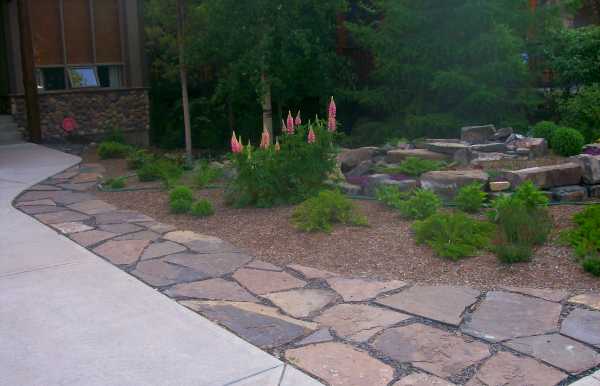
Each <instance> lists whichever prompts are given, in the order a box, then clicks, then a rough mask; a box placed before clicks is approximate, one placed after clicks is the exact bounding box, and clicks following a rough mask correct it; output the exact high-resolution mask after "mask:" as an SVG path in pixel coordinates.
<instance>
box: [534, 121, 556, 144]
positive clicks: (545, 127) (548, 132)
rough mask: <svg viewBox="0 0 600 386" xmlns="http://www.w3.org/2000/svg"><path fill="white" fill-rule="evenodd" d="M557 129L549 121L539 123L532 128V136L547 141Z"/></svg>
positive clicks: (554, 124)
mask: <svg viewBox="0 0 600 386" xmlns="http://www.w3.org/2000/svg"><path fill="white" fill-rule="evenodd" d="M556 129H558V125H557V124H556V123H554V122H550V121H541V122H538V123H536V124H535V126H533V133H532V134H533V136H534V137H535V138H545V139H546V140H547V141H550V139H552V135H553V134H554V132H555V131H556Z"/></svg>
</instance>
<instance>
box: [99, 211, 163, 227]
mask: <svg viewBox="0 0 600 386" xmlns="http://www.w3.org/2000/svg"><path fill="white" fill-rule="evenodd" d="M144 221H153V219H152V217H148V216H146V215H145V214H141V213H140V212H136V211H133V210H115V211H112V212H106V213H100V214H98V215H96V224H97V225H108V224H121V223H132V222H144Z"/></svg>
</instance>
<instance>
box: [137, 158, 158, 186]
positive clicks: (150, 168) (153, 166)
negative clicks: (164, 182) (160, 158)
mask: <svg viewBox="0 0 600 386" xmlns="http://www.w3.org/2000/svg"><path fill="white" fill-rule="evenodd" d="M137 176H138V179H139V180H140V181H142V182H150V181H158V180H159V179H160V176H161V171H160V166H159V165H158V163H157V162H147V163H145V164H144V165H142V167H141V168H139V169H138V171H137Z"/></svg>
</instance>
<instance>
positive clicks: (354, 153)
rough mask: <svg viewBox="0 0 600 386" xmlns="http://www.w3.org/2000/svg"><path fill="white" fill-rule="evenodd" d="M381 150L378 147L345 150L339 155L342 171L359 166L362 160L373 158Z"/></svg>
mask: <svg viewBox="0 0 600 386" xmlns="http://www.w3.org/2000/svg"><path fill="white" fill-rule="evenodd" d="M377 151H379V149H378V148H377V147H361V148H358V149H349V150H343V151H342V152H341V153H340V154H339V155H338V161H339V163H340V165H341V168H342V172H344V173H345V172H348V171H350V170H352V169H354V168H355V167H357V166H358V165H359V164H360V163H361V162H364V161H366V160H369V159H371V158H372V157H373V156H374V155H375V153H376V152H377Z"/></svg>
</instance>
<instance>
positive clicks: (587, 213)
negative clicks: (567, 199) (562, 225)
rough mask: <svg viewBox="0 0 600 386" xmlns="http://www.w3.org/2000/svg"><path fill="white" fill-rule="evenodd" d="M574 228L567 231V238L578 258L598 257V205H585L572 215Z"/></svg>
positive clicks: (599, 208) (599, 234)
mask: <svg viewBox="0 0 600 386" xmlns="http://www.w3.org/2000/svg"><path fill="white" fill-rule="evenodd" d="M573 221H574V222H575V228H573V229H571V230H569V231H567V240H568V241H569V244H571V246H572V247H573V248H574V249H575V253H576V254H577V256H578V257H580V258H586V257H593V258H600V205H592V206H589V207H587V208H586V209H585V210H583V211H582V212H580V213H577V214H576V215H575V216H573Z"/></svg>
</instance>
